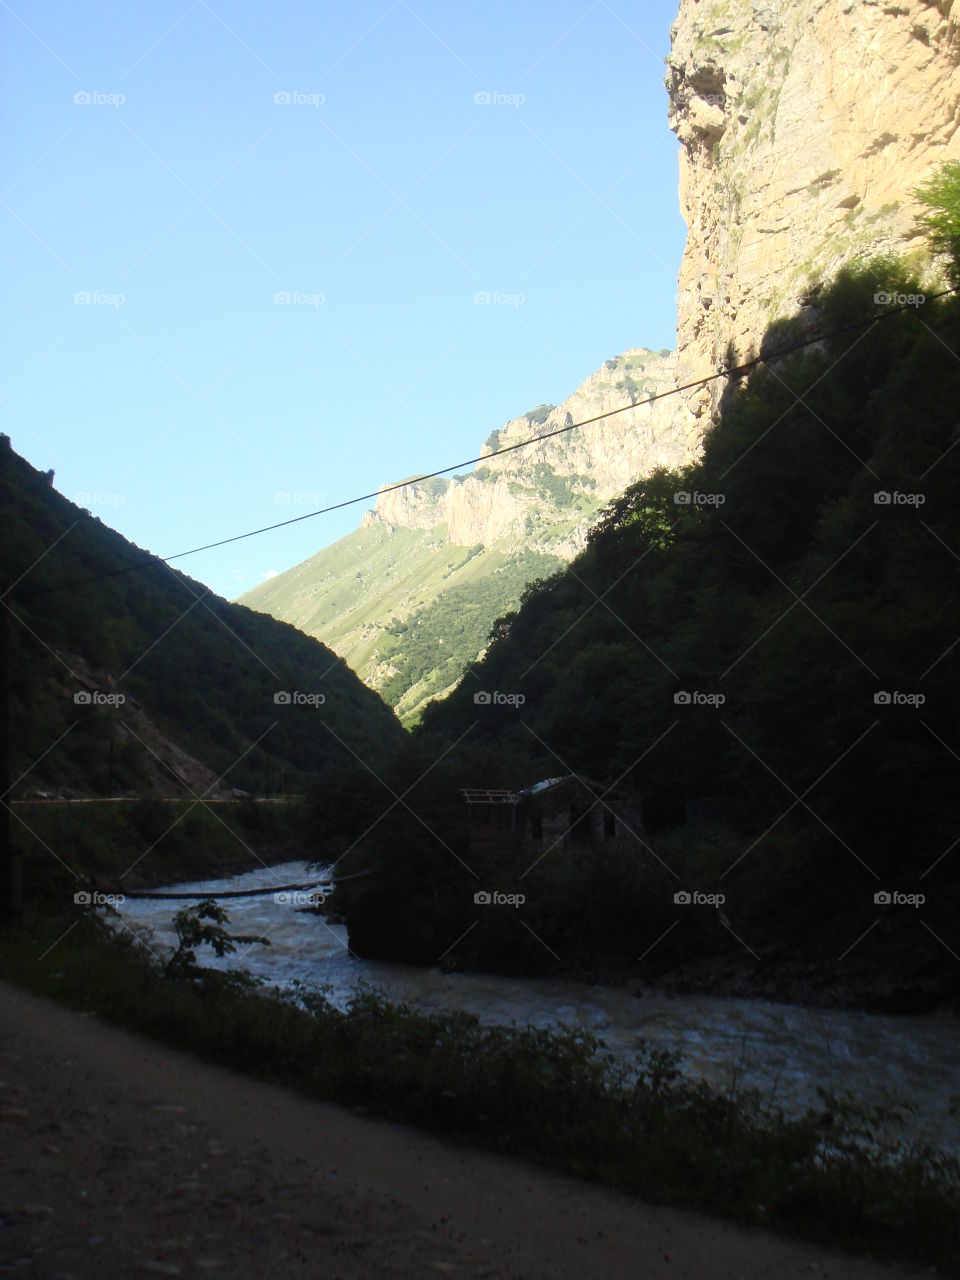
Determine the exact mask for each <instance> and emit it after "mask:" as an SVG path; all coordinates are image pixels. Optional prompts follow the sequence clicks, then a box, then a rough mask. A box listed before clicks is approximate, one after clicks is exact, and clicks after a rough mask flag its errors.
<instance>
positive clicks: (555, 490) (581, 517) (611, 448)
mask: <svg viewBox="0 0 960 1280" xmlns="http://www.w3.org/2000/svg"><path fill="white" fill-rule="evenodd" d="M675 384H676V356H675V354H674V353H673V352H671V351H668V350H661V351H651V350H648V349H647V348H644V347H634V348H632V349H631V350H629V351H626V352H624V353H623V354H622V355H620V356H617V357H615V358H614V359H612V360H607V361H605V362H604V364H603V365H602V366H601V368H600V369H598V370H597V371H596V372H595V373H593V374H592V375H591V376H590V377H589V378H587V379H586V381H585V382H583V383H582V384H581V385H580V386H579V387H578V388H577V389H576V391H574V392H573V394H572V395H570V396H568V397H567V399H566V400H564V401H563V403H562V404H559V405H540V406H538V407H537V408H536V409H533V410H531V411H529V412H528V413H526V414H522V415H521V416H520V417H517V418H514V419H513V420H511V421H510V422H508V423H507V424H506V425H505V426H503V427H501V428H499V429H498V430H496V431H493V432H492V433H491V434H490V436H488V438H487V441H486V443H485V444H484V446H483V454H484V461H482V462H481V463H480V464H479V465H478V466H477V468H476V470H475V471H473V472H471V473H469V474H465V475H458V476H453V477H451V478H450V479H443V478H439V477H437V478H433V479H429V480H422V481H417V480H411V482H410V483H409V484H405V485H403V487H402V488H393V487H391V488H390V489H389V491H385V492H382V493H381V494H380V495H379V497H378V498H377V502H376V506H375V507H374V509H373V510H372V511H368V512H366V513H365V515H364V517H363V521H362V524H361V527H360V529H358V530H356V531H355V532H354V533H352V534H348V535H347V537H345V538H341V539H340V541H339V542H336V543H334V544H333V545H332V546H330V547H327V548H325V549H324V550H323V551H320V552H318V553H317V554H316V555H315V556H312V557H311V558H310V559H308V560H305V561H303V562H302V563H301V564H299V565H296V566H294V567H293V568H291V569H288V570H287V571H286V572H285V573H281V574H278V575H277V576H276V577H274V578H271V579H270V580H269V581H268V582H266V583H263V584H261V585H260V586H258V587H256V588H254V589H253V590H252V591H249V592H247V593H246V594H245V595H243V596H241V597H240V600H241V602H242V603H243V604H246V605H248V606H250V607H251V608H253V609H260V610H263V611H265V612H267V613H270V614H272V615H273V616H274V617H275V618H279V619H282V620H283V621H285V622H291V623H293V625H294V626H296V627H299V628H300V629H301V630H302V631H305V632H306V633H307V634H308V635H312V636H315V637H317V638H318V639H320V640H322V641H323V642H324V643H325V644H328V645H330V646H331V647H332V648H334V649H335V650H336V652H337V653H339V654H340V655H341V656H342V657H343V658H344V659H345V660H346V661H347V662H348V663H349V664H350V666H351V667H353V669H354V670H355V671H356V672H357V674H358V675H359V676H360V677H361V679H363V680H364V682H365V683H367V684H368V685H370V687H371V688H373V689H376V690H377V691H378V692H379V693H380V694H381V695H382V696H383V697H384V699H385V700H386V701H387V702H388V703H389V704H390V705H392V706H393V707H394V708H395V709H396V711H397V713H398V714H399V715H400V717H401V719H402V720H404V721H407V722H410V721H413V720H415V719H417V717H418V716H419V713H420V711H421V710H422V708H423V707H424V706H425V705H426V703H427V702H429V701H431V700H432V699H434V698H437V697H439V696H442V695H443V694H445V693H447V692H449V690H450V689H451V688H453V687H454V686H455V685H456V683H457V681H458V680H459V679H460V676H461V674H462V672H463V670H464V669H465V667H466V666H467V664H468V663H469V662H471V661H473V660H474V659H475V658H476V657H477V656H478V654H479V653H480V652H482V650H483V648H484V646H485V644H486V642H487V637H488V635H489V632H490V628H491V626H492V625H493V623H494V621H495V619H496V618H497V617H498V616H500V615H502V614H503V613H505V612H507V611H509V610H511V609H514V608H516V607H517V605H518V604H519V601H520V598H521V596H522V594H523V591H524V590H525V588H526V587H527V586H528V585H529V584H530V583H531V582H533V581H534V580H536V579H537V578H541V577H546V576H549V575H550V574H551V573H553V572H554V571H555V570H557V569H558V568H560V567H561V565H562V564H564V563H566V562H568V561H570V560H571V559H573V557H574V556H575V555H576V554H577V553H578V552H579V551H580V550H581V549H582V548H583V546H584V545H585V543H586V537H587V533H588V531H589V529H590V528H591V527H592V525H593V524H594V522H595V521H596V518H597V515H598V512H599V511H600V509H601V508H602V506H603V505H604V503H606V502H607V501H609V500H610V499H611V498H612V497H614V496H615V495H616V494H618V493H619V492H620V491H621V490H622V489H623V488H624V487H625V486H626V485H628V484H630V483H631V482H632V481H634V480H636V479H638V478H640V477H642V476H645V475H648V474H649V473H650V472H651V471H652V470H653V469H654V468H655V467H657V466H665V467H676V466H680V465H683V464H684V463H686V462H688V461H690V460H691V458H692V457H693V435H692V427H693V421H694V420H693V417H692V415H691V414H690V412H689V410H688V409H687V408H686V406H685V404H684V403H683V401H682V400H681V398H680V397H678V396H676V395H669V396H663V395H662V393H663V392H666V391H672V390H673V388H674V387H675ZM658 394H659V395H661V398H660V399H652V398H651V397H655V396H657V395H658ZM610 410H623V412H617V413H616V414H615V415H614V416H612V417H609V418H606V419H603V420H602V421H599V422H593V423H591V424H590V425H588V426H585V427H583V428H579V427H574V429H573V430H570V431H566V432H564V434H562V435H555V436H552V437H550V438H546V437H548V435H549V433H550V432H554V431H557V430H558V429H562V428H565V427H571V426H574V424H576V423H578V422H581V421H584V420H586V419H589V418H595V417H597V416H598V415H600V414H604V413H608V412H609V411H610ZM531 437H544V438H542V439H538V440H537V442H536V443H535V444H532V445H530V446H529V447H527V448H523V449H515V450H513V451H512V452H509V453H504V454H500V455H497V454H496V453H495V450H497V449H503V448H505V447H509V446H510V445H514V444H517V443H519V442H521V441H523V440H528V439H530V438H531Z"/></svg>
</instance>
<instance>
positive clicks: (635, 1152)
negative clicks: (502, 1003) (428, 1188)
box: [0, 910, 960, 1275]
mask: <svg viewBox="0 0 960 1280" xmlns="http://www.w3.org/2000/svg"><path fill="white" fill-rule="evenodd" d="M71 924H72V925H73V928H71V929H70V931H69V932H68V933H67V934H66V936H65V937H62V938H61V940H60V941H59V942H57V944H56V946H53V945H52V944H54V943H55V942H56V940H57V939H58V938H60V937H61V935H62V934H63V933H64V930H65V929H66V928H67V927H68V926H69V925H71ZM50 948H52V949H50ZM48 949H50V950H49V953H48V954H46V955H44V953H45V952H47V951H48ZM0 976H2V977H3V978H5V979H7V980H9V981H13V982H16V983H18V984H19V985H21V986H23V987H25V988H27V989H29V990H31V991H33V992H36V993H38V994H42V995H47V996H52V997H54V998H55V999H57V1000H59V1001H61V1002H63V1003H65V1004H67V1005H69V1006H72V1007H73V1008H79V1009H83V1010H85V1011H88V1012H89V1011H92V1012H95V1013H96V1014H98V1015H99V1016H101V1017H103V1018H105V1019H107V1020H109V1021H111V1022H113V1023H116V1024H117V1025H119V1026H122V1027H125V1028H127V1029H129V1030H131V1031H134V1032H137V1033H139V1034H142V1035H146V1036H149V1037H151V1038H154V1039H157V1040H160V1041H163V1042H165V1043H167V1044H170V1045H173V1046H174V1047H176V1048H179V1049H185V1050H189V1051H191V1052H193V1053H196V1054H199V1055H201V1056H203V1057H205V1058H207V1059H209V1060H211V1061H214V1062H219V1063H221V1064H223V1065H226V1066H230V1067H232V1068H235V1069H239V1070H242V1071H245V1072H247V1073H250V1074H252V1075H254V1076H256V1077H258V1078H261V1079H264V1080H270V1081H273V1082H276V1083H279V1084H283V1085H286V1086H289V1087H293V1088H296V1089H298V1090H300V1091H302V1092H303V1093H305V1094H307V1095H309V1096H311V1097H314V1098H318V1099H323V1100H326V1101H330V1102H336V1103H340V1104H344V1105H347V1106H350V1107H353V1108H356V1109H360V1110H363V1111H365V1112H368V1113H370V1114H373V1115H376V1116H381V1117H384V1118H389V1119H392V1120H397V1121H403V1122H407V1123H413V1124H417V1125H421V1126H423V1127H425V1128H428V1129H431V1130H433V1131H435V1132H438V1133H442V1134H445V1135H448V1136H451V1137H455V1138H458V1139H460V1140H461V1141H465V1142H467V1143H469V1144H471V1145H474V1146H478V1147H483V1148H486V1149H492V1150H495V1151H500V1152H504V1153H507V1154H510V1155H512V1156H516V1157H521V1158H523V1159H526V1160H530V1161H532V1162H535V1163H538V1164H541V1165H544V1166H546V1167H548V1168H551V1169H556V1170H559V1171H562V1172H564V1173H569V1174H574V1175H577V1176H580V1177H585V1178H589V1179H591V1180H594V1181H597V1182H600V1183H604V1184H606V1185H609V1186H612V1187H616V1188H618V1189H620V1190H623V1191H626V1192H630V1193H632V1194H637V1195H642V1196H643V1197H644V1198H645V1199H647V1200H649V1201H651V1202H658V1203H668V1204H673V1205H679V1206H684V1207H689V1208H696V1209H699V1210H703V1211H706V1212H710V1213H716V1214H721V1215H723V1216H726V1217H730V1218H733V1219H735V1220H737V1221H739V1222H743V1223H753V1224H758V1225H760V1224H762V1225H765V1226H769V1227H774V1228H776V1229H778V1230H780V1231H782V1232H787V1233H794V1234H799V1235H803V1236H806V1237H808V1238H811V1239H815V1240H818V1241H820V1242H822V1243H825V1244H830V1245H835V1246H840V1247H845V1248H849V1249H854V1250H858V1251H861V1252H863V1251H866V1252H869V1253H873V1254H877V1255H880V1256H885V1257H891V1258H902V1259H910V1260H912V1261H919V1262H924V1263H927V1264H936V1265H939V1266H940V1267H941V1268H943V1271H944V1274H949V1275H958V1274H960V1271H958V1269H957V1264H956V1259H957V1257H958V1256H960V1228H958V1224H960V1165H958V1162H957V1161H956V1160H953V1159H952V1158H948V1157H947V1156H945V1155H944V1154H942V1153H940V1152H937V1151H935V1150H932V1149H930V1148H927V1147H921V1146H917V1145H913V1146H911V1147H894V1146H892V1145H889V1144H885V1142H884V1141H883V1140H881V1139H876V1142H875V1144H874V1145H873V1146H872V1147H870V1146H868V1145H867V1144H868V1143H869V1142H870V1141H871V1136H872V1135H875V1134H876V1132H877V1130H876V1127H875V1126H876V1125H877V1124H878V1123H879V1122H880V1121H881V1120H883V1119H884V1117H883V1116H882V1115H880V1114H879V1113H870V1114H868V1113H866V1112H863V1111H859V1110H857V1109H855V1108H853V1107H850V1106H845V1105H842V1104H841V1103H839V1102H838V1101H837V1100H836V1099H831V1098H828V1097H826V1096H824V1099H823V1102H824V1105H823V1108H822V1110H821V1111H819V1112H810V1113H808V1114H807V1115H806V1116H805V1117H803V1118H802V1119H787V1118H785V1117H784V1116H783V1115H782V1113H780V1112H779V1111H776V1110H771V1109H770V1108H768V1107H765V1106H764V1105H763V1103H762V1101H761V1099H760V1098H759V1097H758V1096H757V1095H756V1094H751V1093H731V1094H729V1095H718V1094H716V1093H714V1092H712V1091H711V1090H710V1089H709V1088H708V1087H707V1086H706V1085H704V1084H695V1083H691V1082H689V1081H686V1080H684V1079H683V1078H682V1077H681V1076H680V1074H679V1072H678V1069H677V1059H676V1058H675V1057H673V1056H672V1055H670V1054H668V1053H665V1052H662V1051H658V1050H653V1049H648V1048H643V1049H641V1050H640V1051H639V1052H638V1056H637V1060H636V1063H635V1066H634V1069H633V1070H632V1071H630V1070H628V1069H627V1068H626V1067H625V1066H624V1065H623V1064H621V1063H619V1062H618V1061H616V1060H615V1059H614V1058H613V1056H612V1055H611V1054H609V1053H607V1052H606V1050H605V1047H604V1044H603V1042H602V1041H600V1040H598V1039H596V1038H595V1037H593V1036H591V1035H589V1034H586V1033H583V1032H580V1031H572V1030H558V1031H550V1032H547V1031H541V1030H537V1029H535V1028H532V1027H526V1028H503V1027H486V1026H483V1025H481V1024H480V1022H479V1021H478V1020H477V1019H476V1018H474V1017H473V1016H471V1015H467V1014H459V1013H458V1014H450V1015H439V1016H438V1015H426V1014H422V1013H419V1012H417V1011H415V1010H413V1009H411V1008H409V1007H408V1006H406V1005H402V1004H393V1003H390V1002H388V1001H387V1000H385V999H383V998H382V997H380V996H379V995H378V994H376V993H374V992H362V993H360V994H358V995H357V996H356V997H355V998H354V999H353V1001H352V1003H351V1005H350V1007H349V1008H348V1009H347V1010H346V1011H340V1010H338V1009H336V1008H334V1007H333V1006H332V1005H331V1004H330V1003H329V1001H328V1000H327V999H326V998H325V997H324V996H323V995H322V994H306V993H304V994H303V995H302V1002H303V1007H301V1006H299V1005H297V1004H294V1003H293V1002H292V1001H289V1000H282V999H279V998H277V997H276V996H275V995H271V994H269V993H267V992H266V991H265V990H263V989H261V988H259V987H257V986H256V985H255V984H253V983H252V981H251V980H250V979H249V978H246V977H244V976H243V975H236V974H221V973H214V972H200V973H199V974H194V973H191V972H189V971H187V972H185V973H184V974H183V975H182V976H180V977H179V978H178V979H173V978H168V977H164V976H163V975H162V974H161V973H160V971H159V970H158V969H157V968H156V967H155V966H154V965H152V964H151V963H149V962H148V961H147V959H146V958H145V956H144V953H143V952H142V950H141V949H140V948H139V946H138V945H137V944H136V943H135V942H134V941H133V940H132V938H131V937H130V936H129V935H127V934H123V935H121V936H120V937H117V936H115V935H113V934H112V933H111V932H110V931H109V930H108V929H107V928H106V927H105V924H104V922H103V920H102V919H100V918H99V917H98V916H97V915H96V913H92V912H85V913H82V914H81V915H80V917H79V919H78V917H77V915H76V913H75V912H73V911H68V912H58V913H56V914H53V913H49V914H48V913H44V914H39V913H37V912H36V911H34V910H31V911H30V912H28V914H27V916H26V917H25V920H24V922H23V923H22V924H21V925H19V926H17V927H15V928H9V929H7V930H6V931H5V932H4V933H2V934H0ZM886 1118H887V1119H889V1117H886Z"/></svg>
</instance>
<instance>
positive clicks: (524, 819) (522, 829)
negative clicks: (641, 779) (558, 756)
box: [462, 773, 643, 856]
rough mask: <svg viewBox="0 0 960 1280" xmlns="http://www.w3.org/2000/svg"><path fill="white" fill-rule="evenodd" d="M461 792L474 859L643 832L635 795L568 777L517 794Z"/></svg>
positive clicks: (470, 789)
mask: <svg viewBox="0 0 960 1280" xmlns="http://www.w3.org/2000/svg"><path fill="white" fill-rule="evenodd" d="M462 794H463V798H464V800H465V801H466V803H467V805H468V820H469V848H470V852H471V853H472V854H473V855H474V856H478V855H488V856H495V855H497V854H507V853H510V852H513V851H520V850H523V849H530V850H535V849H541V850H546V849H550V848H556V847H558V846H563V845H566V844H568V843H575V844H601V843H603V842H605V841H610V840H630V839H637V838H638V837H639V836H640V835H641V834H642V832H643V814H642V808H641V804H640V800H639V799H638V798H637V797H636V796H635V795H631V794H629V793H627V792H624V791H618V790H616V789H611V790H608V789H607V787H606V786H605V785H604V784H603V783H597V782H593V781H591V780H590V779H585V778H578V777H577V776H576V775H575V774H572V773H571V774H567V775H565V776H564V777H560V778H545V779H544V780H543V781H542V782H537V783H535V784H534V785H533V786H532V787H524V788H522V789H521V790H519V791H510V790H504V789H492V788H489V787H467V788H464V789H463V792H462Z"/></svg>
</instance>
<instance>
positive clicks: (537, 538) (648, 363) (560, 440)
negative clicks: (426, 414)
mask: <svg viewBox="0 0 960 1280" xmlns="http://www.w3.org/2000/svg"><path fill="white" fill-rule="evenodd" d="M675 384H676V357H675V355H674V353H673V352H655V351H648V350H646V349H645V348H642V347H637V348H634V349H633V350H631V351H627V352H625V353H624V354H623V355H622V356H618V357H617V358H616V359H615V360H608V361H606V362H605V363H604V365H603V366H602V368H600V369H599V370H598V371H597V372H596V373H594V374H593V375H591V377H589V378H588V379H587V380H586V382H584V383H583V384H582V385H581V386H580V387H578V388H577V390H576V391H575V392H574V393H573V395H571V396H569V397H568V398H567V399H566V400H564V402H563V403H562V404H560V405H557V406H556V407H553V408H550V409H549V411H548V410H547V408H546V407H545V408H544V409H543V410H542V411H541V412H538V413H532V414H527V415H525V416H523V417H521V418H515V419H514V420H513V421H512V422H508V423H507V425H506V426H505V427H503V428H502V429H501V430H499V431H498V432H496V433H494V443H493V444H492V445H487V446H485V447H484V454H485V455H488V454H490V453H491V452H492V449H494V448H499V449H503V448H506V447H508V446H509V445H512V444H517V443H519V441H521V440H527V439H530V438H531V437H545V436H547V435H548V433H550V432H551V431H556V430H557V429H558V428H562V427H564V426H567V425H569V424H571V423H575V422H583V421H584V420H585V419H587V418H593V417H596V416H597V415H599V414H603V413H606V412H607V411H609V410H610V409H621V408H623V407H624V406H630V407H629V408H626V409H625V412H623V413H618V414H617V415H616V416H615V417H612V418H608V419H605V420H603V421H600V422H595V423H592V424H591V425H589V426H587V427H584V428H577V429H576V430H574V431H570V432H565V433H564V434H563V435H559V436H554V437H553V438H552V439H546V438H544V439H540V440H538V443H537V444H535V445H531V446H530V447H528V448H525V449H518V450H516V451H515V452H512V453H504V454H500V455H498V456H492V457H488V458H487V459H486V460H485V461H484V462H482V463H481V464H480V465H479V466H478V467H477V470H476V472H475V473H473V474H470V475H467V476H462V477H454V478H453V479H451V480H449V481H444V480H427V481H423V482H421V483H419V484H417V483H412V484H408V485H404V487H403V488H401V489H394V490H392V491H391V492H389V493H382V494H380V496H379V497H378V499H377V505H376V508H375V510H374V511H370V512H367V513H366V515H365V516H364V519H363V524H364V526H366V527H369V526H370V525H372V524H377V523H382V524H386V525H387V526H389V527H391V528H398V527H399V528H413V529H429V528H434V527H436V526H437V525H441V524H445V525H446V538H447V541H448V542H449V543H451V544H453V545H455V546H461V547H472V546H476V545H477V544H478V543H481V544H482V545H483V546H485V547H491V546H495V545H496V546H502V547H505V548H516V547H521V546H523V547H527V548H529V549H539V550H549V551H551V552H552V553H553V554H555V555H560V556H562V557H564V558H565V559H571V558H572V557H573V556H574V555H575V554H576V552H577V551H578V550H580V548H581V547H582V546H583V544H584V542H585V539H586V533H587V529H588V528H589V526H590V524H591V523H592V516H593V515H594V514H595V512H596V509H597V506H598V505H599V504H601V503H604V502H606V501H608V500H609V499H610V498H612V497H613V496H614V495H615V494H617V493H619V492H620V491H621V490H622V489H624V488H625V487H626V486H627V485H628V484H630V483H631V482H632V481H634V480H636V479H638V478H639V477H640V476H643V475H647V474H649V472H650V471H652V470H653V468H654V467H656V466H658V465H662V466H667V467H675V466H680V465H683V464H684V463H686V462H689V461H690V460H691V459H692V457H693V452H694V445H693V440H694V436H693V428H694V425H695V422H694V418H693V415H692V414H691V413H690V410H689V409H688V407H687V406H686V405H685V404H684V403H683V402H682V401H681V400H680V399H679V398H678V397H676V396H668V397H666V398H663V399H660V400H652V401H651V400H650V397H651V395H655V394H656V393H658V392H662V391H666V390H668V389H670V388H672V387H673V386H675Z"/></svg>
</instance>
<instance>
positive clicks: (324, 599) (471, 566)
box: [243, 525, 561, 716]
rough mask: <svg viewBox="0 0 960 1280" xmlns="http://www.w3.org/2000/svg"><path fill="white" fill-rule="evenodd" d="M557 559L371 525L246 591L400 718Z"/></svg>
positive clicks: (468, 656) (476, 647) (445, 683)
mask: <svg viewBox="0 0 960 1280" xmlns="http://www.w3.org/2000/svg"><path fill="white" fill-rule="evenodd" d="M560 564H561V561H560V559H559V558H558V557H556V556H550V555H539V554H537V553H535V552H522V551H518V552H510V551H507V550H501V549H500V548H497V547H492V548H490V549H489V550H485V549H484V548H482V547H454V546H450V545H449V544H448V543H447V542H446V541H445V527H444V526H443V525H440V526H438V527H436V528H434V529H402V528H397V529H390V528H389V527H388V526H386V525H373V526H369V527H366V528H363V529H357V530H356V531H355V532H354V533H351V534H348V535H347V537H345V538H341V539H340V541H339V542H336V543H334V544H333V546H332V547H328V548H326V549H325V550H324V551H321V552H318V554H317V555H315V556H313V557H311V558H310V559H309V560H305V561H304V562H303V563H302V564H299V565H297V566H296V567H295V568H293V569H290V570H288V571H287V572H286V573H282V574H279V575H278V576H277V577H276V578H272V579H271V580H270V581H269V582H267V583H264V585H263V586H262V587H259V588H258V589H257V590H256V591H255V592H251V593H250V594H249V595H247V596H244V597H243V598H244V599H245V600H250V602H251V604H253V603H254V602H255V604H256V607H257V608H259V609H263V610H264V611H265V612H266V613H269V614H271V615H272V616H273V617H277V618H285V619H286V620H288V621H289V622H292V623H293V625H294V626H296V627H298V628H299V629H300V630H301V631H304V632H306V633H307V635H315V636H320V635H322V636H323V637H324V639H325V642H326V643H328V644H330V645H331V646H332V647H333V648H334V649H336V650H337V652H340V653H343V654H344V655H345V656H348V657H349V661H350V663H351V666H352V667H353V668H354V670H356V671H358V672H359V673H360V674H361V675H362V676H363V677H364V679H365V681H366V682H367V683H368V684H371V685H373V686H374V687H376V688H378V690H379V692H380V693H381V695H382V696H383V697H384V699H385V700H386V701H387V702H388V703H390V704H391V705H393V706H394V707H395V708H396V710H397V712H398V714H399V715H401V716H404V715H408V716H414V715H416V713H417V711H418V709H419V708H420V707H421V706H422V704H423V703H424V701H425V700H426V699H428V698H431V697H436V696H437V695H438V694H442V693H443V692H445V691H447V690H448V689H449V688H450V687H451V686H452V685H454V684H455V683H456V681H457V680H458V679H459V678H460V676H461V675H462V673H463V668H464V667H465V665H466V664H467V663H468V662H470V661H472V660H473V659H475V658H476V657H477V656H478V655H479V653H480V651H481V649H482V648H483V646H484V644H485V642H486V639H487V635H488V633H489V631H490V625H491V623H492V621H493V619H494V618H496V617H497V616H498V615H499V614H500V613H504V612H506V611H507V610H509V609H512V608H516V606H517V604H518V603H519V600H520V596H521V594H522V592H523V589H524V587H525V586H526V585H527V583H528V582H530V581H532V580H533V579H535V578H538V577H541V576H545V575H547V574H550V573H553V572H554V570H556V569H557V568H559V566H560Z"/></svg>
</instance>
